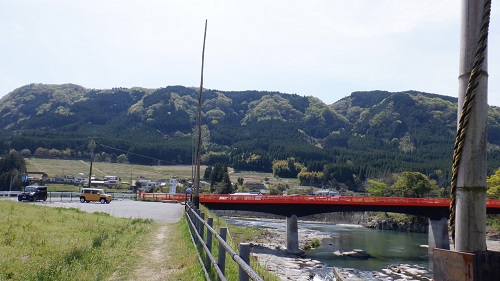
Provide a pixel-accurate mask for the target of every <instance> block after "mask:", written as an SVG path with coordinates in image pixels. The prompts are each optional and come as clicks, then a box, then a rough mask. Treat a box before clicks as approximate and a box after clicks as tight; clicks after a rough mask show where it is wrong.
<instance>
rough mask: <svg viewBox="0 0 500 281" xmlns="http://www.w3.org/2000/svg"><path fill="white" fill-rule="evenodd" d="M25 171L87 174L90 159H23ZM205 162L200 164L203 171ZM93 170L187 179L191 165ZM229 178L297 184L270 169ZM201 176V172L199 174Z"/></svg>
mask: <svg viewBox="0 0 500 281" xmlns="http://www.w3.org/2000/svg"><path fill="white" fill-rule="evenodd" d="M26 164H27V169H28V171H36V172H45V173H47V174H48V175H49V177H51V176H56V175H73V176H76V175H78V174H79V173H82V174H84V175H85V176H87V175H88V173H89V169H90V162H85V161H82V160H61V159H39V158H28V159H26ZM205 168H206V166H202V167H201V171H202V174H203V172H204V171H205ZM92 172H93V174H94V175H96V176H97V177H98V178H103V177H104V176H106V175H113V176H117V177H119V178H121V179H122V181H128V182H130V181H131V180H137V179H139V177H144V178H149V179H153V180H159V179H170V178H177V179H188V180H190V179H191V178H192V177H191V175H192V171H191V166H188V165H173V166H145V165H134V164H118V163H103V162H94V163H93V165H92ZM229 172H230V173H229V175H230V178H231V181H232V182H234V183H236V182H238V178H240V177H241V178H243V180H244V184H264V185H266V186H269V185H278V184H282V185H288V186H290V187H297V186H299V181H298V179H281V178H275V177H273V175H272V174H271V173H262V172H246V171H237V172H235V171H232V170H230V171H229ZM202 176H203V175H202Z"/></svg>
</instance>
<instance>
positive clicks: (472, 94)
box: [450, 0, 491, 243]
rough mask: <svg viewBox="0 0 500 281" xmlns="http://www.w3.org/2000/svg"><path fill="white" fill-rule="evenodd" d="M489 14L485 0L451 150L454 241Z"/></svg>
mask: <svg viewBox="0 0 500 281" xmlns="http://www.w3.org/2000/svg"><path fill="white" fill-rule="evenodd" d="M490 14H491V0H486V1H485V3H484V11H483V18H482V21H481V29H480V33H479V42H478V45H477V49H476V54H475V57H474V62H473V64H472V72H471V74H470V76H469V81H468V84H467V90H466V91H465V99H464V103H463V107H462V111H461V112H460V119H459V122H458V128H457V136H456V139H455V148H454V151H453V167H452V175H451V202H450V235H451V238H452V239H453V243H455V214H456V212H455V211H456V189H457V177H458V169H459V167H460V160H461V157H462V150H463V146H464V140H465V134H466V132H467V125H468V123H469V118H470V113H471V111H472V106H473V104H474V99H475V98H476V89H477V86H478V85H479V76H480V75H481V73H482V72H483V62H484V55H485V52H486V47H487V43H488V28H489V24H490Z"/></svg>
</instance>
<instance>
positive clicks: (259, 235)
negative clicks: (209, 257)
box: [201, 206, 280, 281]
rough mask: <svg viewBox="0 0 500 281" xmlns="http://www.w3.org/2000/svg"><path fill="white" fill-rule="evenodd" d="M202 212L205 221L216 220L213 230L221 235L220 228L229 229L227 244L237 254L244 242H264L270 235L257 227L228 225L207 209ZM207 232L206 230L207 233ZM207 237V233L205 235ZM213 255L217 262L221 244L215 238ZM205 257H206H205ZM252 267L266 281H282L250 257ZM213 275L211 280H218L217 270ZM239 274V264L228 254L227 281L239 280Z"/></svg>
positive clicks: (202, 208)
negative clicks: (208, 219)
mask: <svg viewBox="0 0 500 281" xmlns="http://www.w3.org/2000/svg"><path fill="white" fill-rule="evenodd" d="M201 211H202V212H203V213H205V220H207V218H209V217H211V218H213V219H214V223H213V229H214V230H215V231H216V232H217V233H220V228H221V227H227V228H228V234H227V239H226V242H227V243H228V244H229V246H231V248H232V249H233V250H234V251H236V252H237V253H238V252H239V247H240V246H239V245H240V243H243V242H249V241H257V242H261V241H262V242H263V241H264V240H265V239H266V237H267V234H268V233H269V232H268V231H267V230H266V229H262V228H256V227H238V226H233V225H230V224H228V223H227V222H226V221H225V220H224V219H222V218H220V217H217V216H216V215H215V214H214V213H213V212H211V211H210V210H208V209H207V208H205V207H204V206H202V207H201ZM206 231H207V230H206V229H205V232H206ZM205 237H206V233H205ZM212 239H213V240H212V254H213V255H214V256H215V259H216V260H217V257H218V247H219V242H218V241H217V239H216V238H215V237H213V238H212ZM203 257H204V256H203ZM250 265H251V267H252V268H253V269H254V270H255V272H256V273H257V274H258V275H259V276H261V277H262V278H263V279H264V280H266V281H278V280H280V279H279V278H278V277H277V276H275V275H273V274H272V273H270V272H269V271H267V269H265V268H264V267H262V266H261V265H260V264H259V262H258V261H256V260H254V259H252V257H250ZM210 273H211V278H212V279H216V276H217V275H216V273H215V270H212V272H210ZM238 274H239V266H238V264H237V263H236V262H235V261H233V259H232V257H231V256H230V255H229V254H227V253H226V271H225V276H226V278H227V280H238Z"/></svg>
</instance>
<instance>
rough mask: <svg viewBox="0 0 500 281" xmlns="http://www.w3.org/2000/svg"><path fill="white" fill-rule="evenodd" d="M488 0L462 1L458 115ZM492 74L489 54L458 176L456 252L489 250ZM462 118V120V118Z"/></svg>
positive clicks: (480, 81) (481, 77)
mask: <svg viewBox="0 0 500 281" xmlns="http://www.w3.org/2000/svg"><path fill="white" fill-rule="evenodd" d="M484 3H485V0H462V24H461V42H460V65H459V78H458V79H459V89H458V91H459V94H458V114H459V116H460V112H461V111H462V107H463V101H464V99H465V92H466V89H467V83H468V79H469V75H470V73H471V71H472V65H473V62H474V56H475V52H476V48H477V43H478V41H479V31H480V27H481V20H482V14H483V7H484ZM487 93H488V72H487V55H486V54H485V58H484V63H483V71H482V73H481V74H480V77H479V85H478V87H477V90H476V98H475V101H474V105H473V109H472V113H471V116H470V119H469V124H468V127H467V134H466V137H465V141H464V147H463V152H462V159H461V161H460V168H459V170H458V177H457V189H456V196H457V197H456V198H457V205H456V215H455V221H456V222H455V250H456V251H459V252H469V251H485V250H486V172H487V170H486V145H487V129H486V122H487V113H488V103H487ZM459 118H460V117H459Z"/></svg>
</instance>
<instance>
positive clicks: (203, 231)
mask: <svg viewBox="0 0 500 281" xmlns="http://www.w3.org/2000/svg"><path fill="white" fill-rule="evenodd" d="M200 217H201V221H200V229H199V230H198V233H199V234H200V237H201V242H203V240H204V239H205V225H204V224H203V221H204V220H205V213H201V214H200ZM207 232H208V231H207Z"/></svg>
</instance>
